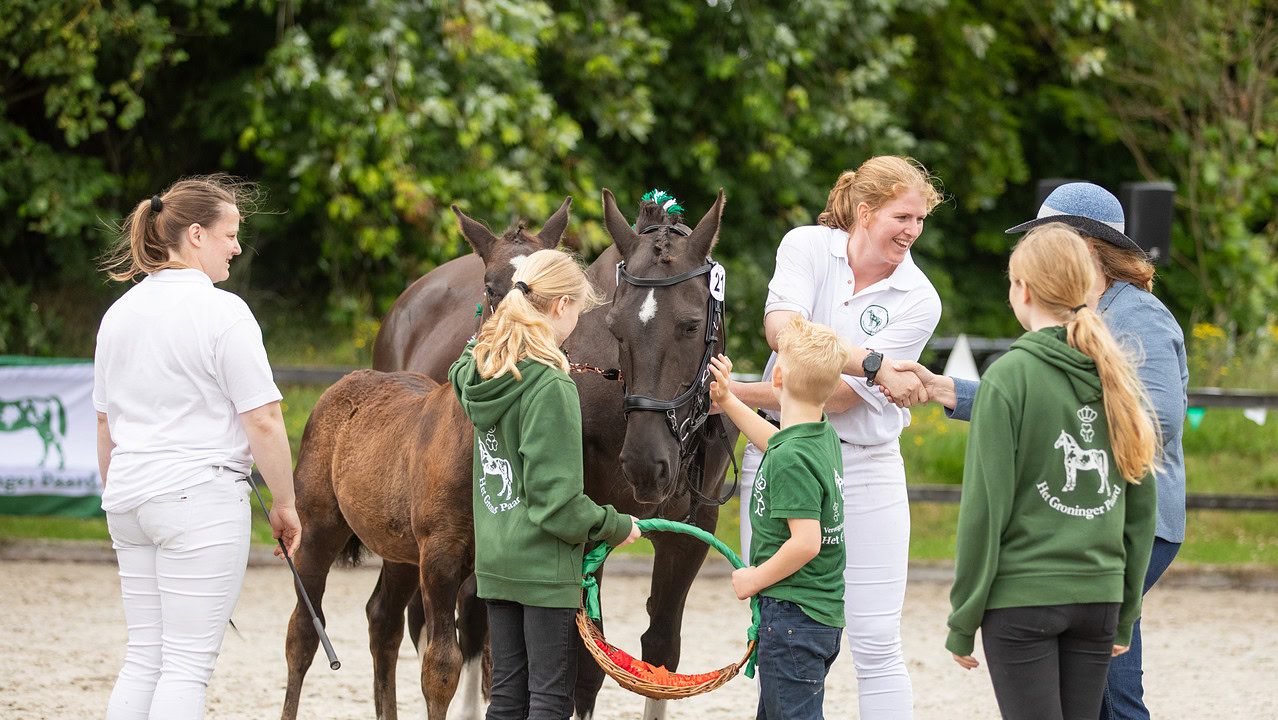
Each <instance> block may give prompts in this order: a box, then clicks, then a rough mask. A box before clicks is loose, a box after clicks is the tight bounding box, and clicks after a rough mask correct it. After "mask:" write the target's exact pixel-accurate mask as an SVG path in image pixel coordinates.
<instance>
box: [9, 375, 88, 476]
mask: <svg viewBox="0 0 1278 720" xmlns="http://www.w3.org/2000/svg"><path fill="white" fill-rule="evenodd" d="M97 422H98V421H97V413H96V412H95V411H94V409H93V363H91V362H86V363H68V364H57V365H6V366H0V497H7V496H14V495H67V496H86V495H101V494H102V478H101V477H100V476H99V474H98V453H97Z"/></svg>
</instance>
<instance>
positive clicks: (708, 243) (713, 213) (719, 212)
mask: <svg viewBox="0 0 1278 720" xmlns="http://www.w3.org/2000/svg"><path fill="white" fill-rule="evenodd" d="M722 219H723V188H719V197H718V198H716V199H715V201H714V205H711V206H710V212H708V213H706V214H705V215H704V216H703V217H702V218H701V222H699V223H697V227H696V228H695V229H693V231H692V234H691V235H689V236H688V247H690V248H692V250H693V251H694V252H696V257H697V258H703V257H710V251H711V250H713V249H714V244H715V243H716V242H718V240H719V222H720V221H721V220H722Z"/></svg>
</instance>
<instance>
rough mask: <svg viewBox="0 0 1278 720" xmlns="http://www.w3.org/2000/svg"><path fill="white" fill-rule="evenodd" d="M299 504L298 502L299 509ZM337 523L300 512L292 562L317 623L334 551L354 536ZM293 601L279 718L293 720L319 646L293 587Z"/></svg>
mask: <svg viewBox="0 0 1278 720" xmlns="http://www.w3.org/2000/svg"><path fill="white" fill-rule="evenodd" d="M301 507H302V506H301V505H300V504H299V509H300V508H301ZM338 517H339V522H340V524H330V525H324V524H322V523H311V524H308V521H310V518H309V517H307V515H306V514H303V515H302V544H301V547H299V548H298V552H297V555H296V556H295V557H294V558H293V564H294V566H295V567H296V568H297V574H298V575H299V576H300V577H301V578H302V586H303V587H305V588H306V594H307V595H308V596H309V597H310V599H311V603H312V604H313V605H314V607H315V614H316V615H318V616H319V619H320V623H321V624H323V623H324V607H323V602H324V588H325V586H326V585H327V583H328V571H329V568H331V567H332V565H333V561H334V560H336V559H337V554H338V553H339V552H341V550H342V548H343V547H344V546H345V545H346V543H347V541H349V540H353V539H354V534H353V533H352V532H351V529H350V527H349V526H348V525H347V524H346V522H345V521H344V520H340V516H338ZM294 591H295V593H296V594H297V605H296V606H295V607H294V608H293V615H292V616H291V617H290V618H289V620H288V636H287V638H286V639H285V642H284V655H285V657H286V658H287V659H288V687H287V689H286V690H285V692H284V711H283V712H282V713H281V714H280V717H281V718H282V720H295V718H296V717H297V704H298V700H299V698H300V697H301V694H302V680H303V679H304V678H305V677H306V671H307V670H308V669H310V667H311V661H312V660H314V659H315V649H316V648H317V647H318V646H319V634H318V633H316V632H315V626H314V624H312V622H311V615H310V613H309V612H307V610H306V603H305V601H303V600H302V594H301V592H300V591H297V589H296V586H295V587H294Z"/></svg>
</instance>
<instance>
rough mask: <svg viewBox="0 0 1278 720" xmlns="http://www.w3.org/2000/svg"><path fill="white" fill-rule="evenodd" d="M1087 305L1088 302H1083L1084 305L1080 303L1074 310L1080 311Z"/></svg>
mask: <svg viewBox="0 0 1278 720" xmlns="http://www.w3.org/2000/svg"><path fill="white" fill-rule="evenodd" d="M1085 307H1087V303H1083V304H1082V305H1079V306H1078V307H1076V308H1074V312H1078V311H1079V310H1082V309H1083V308H1085Z"/></svg>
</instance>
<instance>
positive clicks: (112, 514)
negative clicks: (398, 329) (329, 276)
mask: <svg viewBox="0 0 1278 720" xmlns="http://www.w3.org/2000/svg"><path fill="white" fill-rule="evenodd" d="M250 189H251V188H250V187H249V186H246V185H244V184H240V183H237V182H235V181H233V180H232V179H231V178H229V177H227V176H225V175H213V176H207V177H198V178H191V179H187V180H182V181H179V182H177V183H175V184H174V185H173V186H172V187H170V188H169V189H168V190H166V191H165V192H164V193H163V194H161V195H157V196H155V197H152V198H150V199H148V200H144V201H142V202H141V203H139V204H138V206H137V208H135V209H134V211H133V213H132V214H131V215H130V216H129V217H128V218H127V219H126V220H125V223H124V227H123V228H122V232H121V237H120V239H119V240H118V242H117V244H116V246H115V248H114V249H113V251H112V252H111V253H110V254H109V255H108V257H107V259H106V261H105V263H104V268H105V269H106V270H107V271H108V272H109V274H110V277H111V278H112V279H114V280H121V281H124V280H130V279H132V278H134V277H136V276H137V275H140V274H145V275H146V278H145V279H143V280H142V282H140V283H138V284H136V285H134V286H133V287H132V288H130V289H129V291H128V292H126V293H125V294H124V295H123V296H122V297H121V298H120V299H119V300H117V301H116V302H115V303H114V304H113V305H112V306H111V308H110V309H109V310H107V312H106V315H105V316H104V317H103V318H102V326H101V328H100V329H99V330H98V339H97V350H96V352H95V355H94V384H93V404H94V406H95V407H96V408H97V411H98V465H99V469H100V471H101V473H102V482H103V486H104V487H103V492H102V509H103V510H105V511H106V514H107V525H108V527H109V528H110V532H111V543H112V546H113V547H114V548H115V551H116V557H117V560H118V562H119V566H120V586H121V590H122V592H123V596H124V617H125V622H126V623H127V624H128V650H127V652H126V654H125V660H124V667H123V668H122V669H121V670H120V675H119V677H118V678H117V680H116V683H115V689H114V690H113V691H112V693H111V699H110V701H109V703H108V706H107V714H106V717H107V719H108V720H135V719H136V720H144V719H146V718H150V719H151V720H156V719H157V718H164V719H165V720H170V719H172V720H188V719H189V718H202V717H204V694H205V688H206V687H207V685H208V682H209V677H210V676H211V675H212V674H213V664H214V662H215V661H216V659H217V655H218V652H219V650H220V649H221V646H222V635H223V633H224V632H225V629H226V624H227V621H228V620H229V619H230V617H231V611H232V610H233V609H234V608H235V602H236V600H237V599H238V598H239V594H240V587H241V585H242V584H243V580H244V569H245V566H246V563H247V559H248V548H249V515H250V509H251V507H250V505H249V498H248V492H249V485H248V483H246V482H237V481H238V480H241V479H243V478H245V477H247V476H248V474H249V470H250V469H251V467H252V465H253V463H254V461H255V460H256V462H257V466H258V468H259V469H260V470H261V472H262V476H263V478H264V479H265V480H266V484H267V485H268V486H269V487H270V489H271V493H272V496H273V498H274V500H273V503H272V508H271V514H270V521H271V527H272V528H273V530H274V533H275V537H277V538H282V539H283V541H284V544H285V546H287V547H288V548H289V554H290V555H292V553H293V552H294V551H296V550H297V547H298V544H299V543H300V539H301V524H300V523H299V522H298V517H297V511H296V510H295V509H294V507H293V472H292V459H291V457H290V453H289V446H288V439H287V437H286V435H285V432H284V419H283V416H282V415H281V413H280V404H279V401H280V397H281V396H280V392H279V390H278V389H276V387H275V383H274V381H273V380H272V377H271V368H270V366H268V365H267V362H266V350H265V348H264V347H263V346H262V332H261V329H260V328H259V327H258V325H257V321H256V320H254V318H253V314H252V313H251V312H250V311H249V309H248V306H247V305H245V304H244V301H243V300H241V299H240V298H238V297H236V296H235V295H232V294H231V293H229V292H225V291H223V290H217V289H214V287H213V283H215V282H221V281H223V280H226V279H227V277H228V275H229V273H230V262H231V258H232V257H234V256H236V255H239V254H240V245H239V241H238V240H237V237H236V236H237V233H238V231H239V225H240V211H239V208H240V206H241V205H242V203H241V199H242V198H243V197H245V193H246V192H247V191H249V190H250ZM280 552H281V551H280V550H279V549H278V548H277V549H276V554H277V555H279V554H280Z"/></svg>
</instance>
